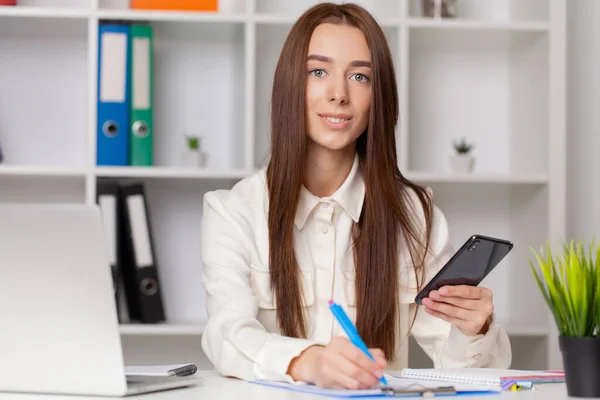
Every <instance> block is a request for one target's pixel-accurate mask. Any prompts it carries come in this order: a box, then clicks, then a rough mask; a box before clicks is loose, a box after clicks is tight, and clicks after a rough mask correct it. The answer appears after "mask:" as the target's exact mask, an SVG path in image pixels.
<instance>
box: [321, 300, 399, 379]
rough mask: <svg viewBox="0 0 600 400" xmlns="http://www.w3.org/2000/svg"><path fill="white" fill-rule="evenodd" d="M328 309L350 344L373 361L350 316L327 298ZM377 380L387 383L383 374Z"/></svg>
mask: <svg viewBox="0 0 600 400" xmlns="http://www.w3.org/2000/svg"><path fill="white" fill-rule="evenodd" d="M329 309H330V310H331V312H332V313H333V316H334V317H335V319H337V321H338V322H339V324H340V325H341V326H342V329H344V331H345V332H346V335H348V338H349V339H350V341H351V342H352V344H354V345H355V346H356V347H358V348H359V349H361V350H362V351H363V353H365V354H366V355H367V356H369V358H370V359H371V360H373V361H375V358H374V357H373V355H371V352H370V351H369V349H367V345H366V344H365V342H363V340H362V339H361V337H360V335H359V334H358V331H357V330H356V327H355V326H354V324H353V323H352V321H350V318H348V315H347V314H346V312H345V311H344V309H343V308H342V307H340V306H339V305H338V304H336V303H334V302H333V300H329ZM379 381H380V382H381V383H383V384H384V385H387V384H388V383H387V380H386V379H385V377H383V376H382V377H381V378H379Z"/></svg>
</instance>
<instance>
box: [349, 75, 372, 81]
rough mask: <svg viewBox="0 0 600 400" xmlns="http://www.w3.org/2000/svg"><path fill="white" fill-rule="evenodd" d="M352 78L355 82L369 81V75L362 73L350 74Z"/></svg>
mask: <svg viewBox="0 0 600 400" xmlns="http://www.w3.org/2000/svg"><path fill="white" fill-rule="evenodd" d="M352 79H354V80H355V81H357V82H369V77H368V76H366V75H364V74H354V75H352Z"/></svg>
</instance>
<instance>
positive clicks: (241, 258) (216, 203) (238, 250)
mask: <svg viewBox="0 0 600 400" xmlns="http://www.w3.org/2000/svg"><path fill="white" fill-rule="evenodd" d="M226 204H227V202H226V201H224V198H223V196H222V194H221V193H217V192H209V193H207V194H206V195H205V197H204V214H203V217H202V223H201V245H200V247H201V260H202V281H203V284H204V287H205V289H206V309H207V313H208V321H207V324H206V327H205V329H204V333H203V335H202V349H203V350H204V353H205V354H206V356H207V358H208V359H209V360H210V361H211V362H212V363H213V365H214V366H215V368H216V370H217V371H218V372H219V373H221V374H223V375H225V376H231V377H236V378H240V379H244V380H263V379H268V380H278V381H286V382H293V379H292V377H291V376H290V375H288V374H287V369H288V366H289V363H290V361H291V360H292V359H293V358H294V357H296V356H298V355H300V353H302V351H303V350H305V349H306V348H308V347H309V346H311V345H313V344H316V343H314V342H311V341H309V340H304V339H296V338H290V337H284V336H281V335H279V334H274V333H269V332H267V331H266V330H265V328H264V327H263V326H262V325H261V323H260V322H259V321H258V320H257V318H256V315H257V312H258V299H257V297H256V296H255V294H254V292H253V290H252V288H251V284H250V267H249V265H250V256H249V252H248V248H247V247H246V246H245V243H246V242H247V241H248V238H247V237H246V235H245V234H244V232H243V230H242V229H241V228H240V226H239V224H238V223H237V222H236V221H237V220H236V218H235V217H234V215H233V213H232V212H230V211H229V210H228V207H227V206H226ZM236 212H239V210H236ZM237 217H238V218H239V215H238V216H237Z"/></svg>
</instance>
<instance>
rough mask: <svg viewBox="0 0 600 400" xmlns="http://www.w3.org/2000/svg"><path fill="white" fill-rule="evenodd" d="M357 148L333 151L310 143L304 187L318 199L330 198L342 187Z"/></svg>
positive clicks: (351, 147)
mask: <svg viewBox="0 0 600 400" xmlns="http://www.w3.org/2000/svg"><path fill="white" fill-rule="evenodd" d="M355 152H356V147H355V146H348V147H347V148H345V149H343V150H338V151H332V150H329V149H326V148H324V147H321V146H319V145H317V144H316V143H314V142H311V141H309V144H308V149H307V152H306V163H305V169H304V186H305V187H306V189H308V191H309V192H311V193H312V194H314V195H315V196H317V197H329V196H331V195H332V194H333V193H335V191H336V190H337V189H338V188H339V187H340V186H342V184H343V183H344V181H345V180H346V178H347V177H348V174H349V173H350V170H351V169H352V164H353V163H354V154H355Z"/></svg>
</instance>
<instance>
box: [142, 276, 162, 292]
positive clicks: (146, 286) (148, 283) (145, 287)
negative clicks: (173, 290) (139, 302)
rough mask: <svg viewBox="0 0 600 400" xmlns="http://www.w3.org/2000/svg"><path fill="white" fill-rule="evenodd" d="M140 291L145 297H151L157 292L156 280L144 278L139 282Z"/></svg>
mask: <svg viewBox="0 0 600 400" xmlns="http://www.w3.org/2000/svg"><path fill="white" fill-rule="evenodd" d="M140 289H141V291H142V293H143V294H145V295H146V296H152V295H155V294H156V292H158V283H157V282H156V279H153V278H144V279H142V281H141V282H140Z"/></svg>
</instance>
